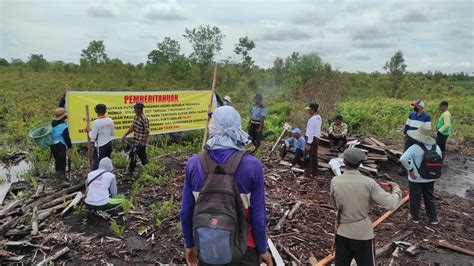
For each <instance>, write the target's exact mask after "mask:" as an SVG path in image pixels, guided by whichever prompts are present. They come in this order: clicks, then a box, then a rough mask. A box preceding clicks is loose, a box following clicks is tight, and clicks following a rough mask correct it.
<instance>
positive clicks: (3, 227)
mask: <svg viewBox="0 0 474 266" xmlns="http://www.w3.org/2000/svg"><path fill="white" fill-rule="evenodd" d="M43 188H44V186H43V185H42V184H41V185H39V186H38V189H37V191H36V193H35V194H34V195H32V196H31V197H25V198H21V199H12V200H11V201H10V202H8V203H7V204H5V205H4V206H3V207H1V208H0V236H2V238H3V239H5V238H7V239H9V240H18V239H29V238H30V237H31V236H35V235H38V233H39V230H41V229H42V228H43V227H45V225H46V224H47V219H48V218H49V217H50V216H52V215H54V214H59V212H61V215H63V214H65V213H66V212H67V211H69V210H70V209H71V208H72V207H74V206H75V205H77V204H78V203H79V202H80V200H81V199H82V198H83V193H82V192H81V191H80V190H81V189H82V188H84V185H83V184H82V183H81V184H77V185H73V186H70V187H67V188H63V189H59V190H48V191H43ZM17 242H18V241H16V242H9V243H17ZM28 243H29V242H28ZM8 246H10V245H6V247H8ZM2 251H5V253H4V254H3V253H0V257H4V258H6V260H7V261H15V258H17V256H16V255H15V254H14V253H12V252H11V251H7V250H5V249H4V250H2ZM2 254H3V255H5V256H3V255H2Z"/></svg>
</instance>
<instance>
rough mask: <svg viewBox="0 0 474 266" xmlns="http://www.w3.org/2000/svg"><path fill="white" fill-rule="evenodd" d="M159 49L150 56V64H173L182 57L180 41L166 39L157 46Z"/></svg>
mask: <svg viewBox="0 0 474 266" xmlns="http://www.w3.org/2000/svg"><path fill="white" fill-rule="evenodd" d="M156 46H157V49H155V50H152V51H151V52H150V53H149V54H148V62H147V63H148V64H157V63H161V62H163V63H173V62H175V61H176V60H178V58H179V57H180V56H181V55H180V51H181V45H180V44H179V43H178V41H176V40H173V39H171V38H170V37H165V39H164V40H163V41H162V42H159V43H157V44H156Z"/></svg>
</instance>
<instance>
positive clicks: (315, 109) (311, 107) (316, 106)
mask: <svg viewBox="0 0 474 266" xmlns="http://www.w3.org/2000/svg"><path fill="white" fill-rule="evenodd" d="M318 108H319V105H318V104H317V103H310V104H308V106H306V108H305V109H306V110H310V109H312V110H314V111H315V112H317V111H318Z"/></svg>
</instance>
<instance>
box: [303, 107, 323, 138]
mask: <svg viewBox="0 0 474 266" xmlns="http://www.w3.org/2000/svg"><path fill="white" fill-rule="evenodd" d="M322 124H323V121H322V118H321V116H320V115H318V114H315V115H313V116H312V117H311V118H310V119H309V120H308V123H307V124H306V137H307V138H308V140H307V143H308V144H311V143H313V138H314V137H316V138H318V139H319V138H320V137H321V126H322Z"/></svg>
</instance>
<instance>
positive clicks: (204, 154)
mask: <svg viewBox="0 0 474 266" xmlns="http://www.w3.org/2000/svg"><path fill="white" fill-rule="evenodd" d="M199 161H200V162H201V165H202V169H203V170H204V174H205V176H208V175H209V173H212V172H214V170H215V169H216V167H217V163H216V162H214V161H213V160H212V159H211V157H210V156H209V153H208V151H207V150H204V151H201V152H200V153H199Z"/></svg>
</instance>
